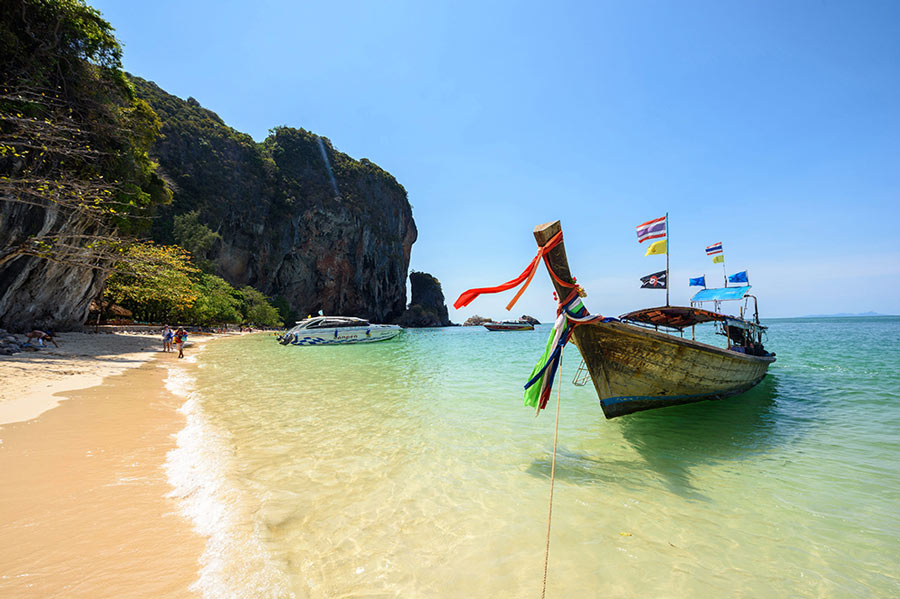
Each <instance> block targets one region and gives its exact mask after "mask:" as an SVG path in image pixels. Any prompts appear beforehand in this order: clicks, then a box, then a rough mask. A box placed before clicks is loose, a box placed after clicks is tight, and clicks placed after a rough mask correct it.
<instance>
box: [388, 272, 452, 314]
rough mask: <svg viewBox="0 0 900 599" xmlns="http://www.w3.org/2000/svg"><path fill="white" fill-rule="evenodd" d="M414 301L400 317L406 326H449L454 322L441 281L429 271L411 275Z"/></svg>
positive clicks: (410, 280)
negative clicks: (449, 312) (451, 319)
mask: <svg viewBox="0 0 900 599" xmlns="http://www.w3.org/2000/svg"><path fill="white" fill-rule="evenodd" d="M409 282H410V286H411V287H412V301H411V302H410V305H409V309H407V311H406V312H404V313H403V316H402V317H401V318H400V324H401V325H403V326H405V327H448V326H451V325H452V324H453V323H452V322H450V317H449V316H448V314H447V305H446V304H445V303H444V292H443V291H442V290H441V283H440V281H438V280H437V279H436V278H434V277H433V276H431V275H430V274H428V273H427V272H413V273H410V275H409Z"/></svg>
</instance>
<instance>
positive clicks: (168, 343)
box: [162, 325, 175, 351]
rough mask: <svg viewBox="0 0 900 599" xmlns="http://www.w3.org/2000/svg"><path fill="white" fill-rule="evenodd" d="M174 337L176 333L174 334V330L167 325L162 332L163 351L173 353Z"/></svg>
mask: <svg viewBox="0 0 900 599" xmlns="http://www.w3.org/2000/svg"><path fill="white" fill-rule="evenodd" d="M173 337H175V333H173V332H172V329H171V328H170V327H169V325H166V328H164V329H163V330H162V338H163V351H172V338H173Z"/></svg>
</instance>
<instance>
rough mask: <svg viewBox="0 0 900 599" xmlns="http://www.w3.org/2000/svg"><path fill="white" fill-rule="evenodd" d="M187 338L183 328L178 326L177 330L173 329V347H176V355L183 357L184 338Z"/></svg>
mask: <svg viewBox="0 0 900 599" xmlns="http://www.w3.org/2000/svg"><path fill="white" fill-rule="evenodd" d="M185 339H187V331H185V330H184V329H183V328H181V327H178V330H177V331H175V347H177V348H178V357H179V358H183V357H184V340H185Z"/></svg>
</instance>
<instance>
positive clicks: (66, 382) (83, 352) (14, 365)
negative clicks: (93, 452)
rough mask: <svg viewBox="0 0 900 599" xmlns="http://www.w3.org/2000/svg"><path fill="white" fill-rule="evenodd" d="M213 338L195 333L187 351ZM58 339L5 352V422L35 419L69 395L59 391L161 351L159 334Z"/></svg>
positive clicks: (0, 405) (0, 383) (1, 393)
mask: <svg viewBox="0 0 900 599" xmlns="http://www.w3.org/2000/svg"><path fill="white" fill-rule="evenodd" d="M209 338H210V337H205V336H200V335H194V336H192V338H191V340H190V341H189V343H188V345H186V346H185V351H189V348H190V346H191V345H193V346H195V347H196V343H202V342H203V341H206V340H208V339H209ZM56 342H57V343H58V344H59V347H58V348H56V347H54V346H53V344H52V343H50V344H49V346H48V347H46V348H45V349H42V350H40V351H37V352H24V351H23V352H21V353H18V354H13V355H12V356H0V425H3V424H10V423H12V422H23V421H25V420H30V419H32V418H36V417H37V416H39V415H40V414H42V413H43V412H45V411H47V410H49V409H51V408H54V407H56V406H57V405H59V402H60V401H61V400H63V399H65V398H64V397H58V394H60V393H63V392H66V391H72V390H75V389H86V388H88V387H93V386H95V385H99V384H100V383H101V381H102V380H103V379H104V378H106V377H108V376H111V375H114V374H121V373H122V372H123V371H125V370H127V369H129V368H134V367H135V366H140V365H141V364H143V363H145V362H147V360H150V359H151V358H153V357H154V356H156V355H158V354H161V353H162V338H161V336H160V335H132V334H126V333H114V334H103V333H101V334H88V333H60V334H59V337H57V339H56Z"/></svg>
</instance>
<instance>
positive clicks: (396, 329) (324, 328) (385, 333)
mask: <svg viewBox="0 0 900 599" xmlns="http://www.w3.org/2000/svg"><path fill="white" fill-rule="evenodd" d="M402 330H403V329H402V328H401V327H400V326H399V325H396V324H371V323H369V321H368V320H363V319H362V318H353V317H351V316H316V317H314V318H307V319H306V320H301V321H299V322H298V323H297V324H296V326H294V327H293V328H292V329H290V330H289V331H287V332H286V333H285V334H284V335H281V336H280V337H279V338H278V342H279V343H281V345H337V344H346V343H374V342H376V341H387V340H388V339H393V338H394V337H396V336H397V335H399V334H400V331H402Z"/></svg>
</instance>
